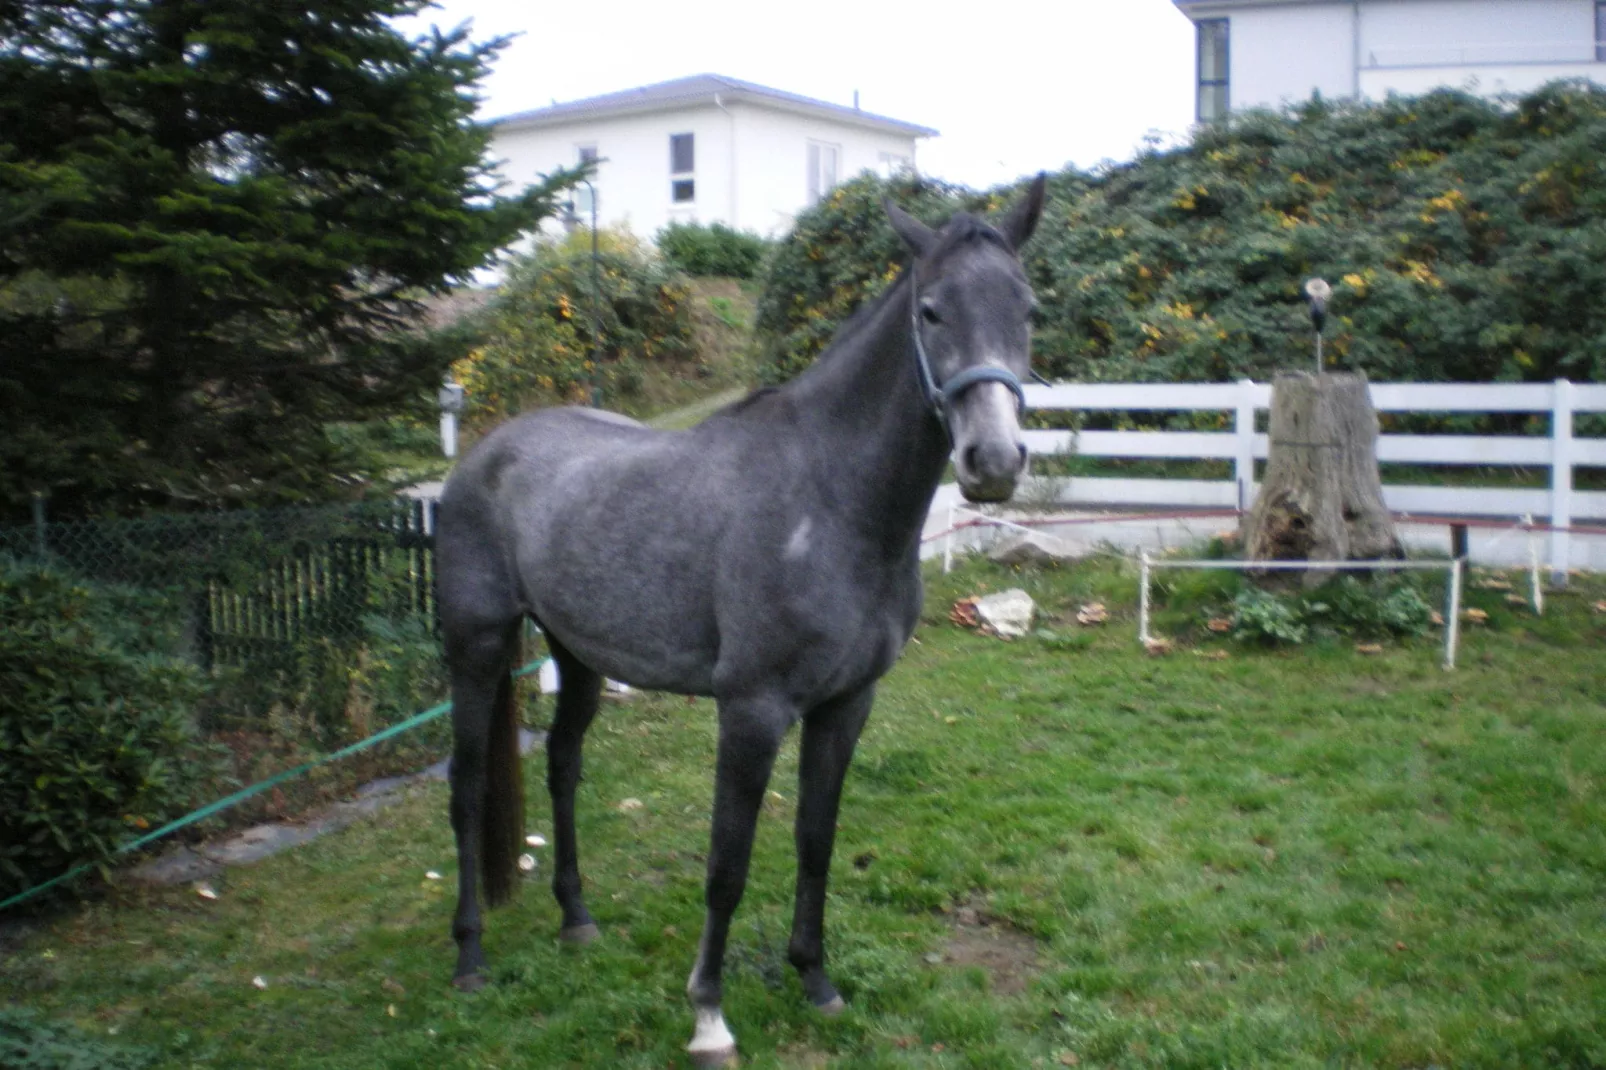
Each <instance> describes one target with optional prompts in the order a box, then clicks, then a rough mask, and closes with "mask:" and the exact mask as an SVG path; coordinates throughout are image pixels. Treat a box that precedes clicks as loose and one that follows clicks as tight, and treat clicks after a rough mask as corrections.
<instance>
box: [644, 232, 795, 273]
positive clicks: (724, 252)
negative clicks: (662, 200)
mask: <svg viewBox="0 0 1606 1070" xmlns="http://www.w3.org/2000/svg"><path fill="white" fill-rule="evenodd" d="M657 245H658V251H659V252H660V253H661V254H663V257H664V259H665V260H667V261H669V263H671V264H673V265H674V266H675V267H677V268H679V269H680V270H681V271H684V272H685V273H686V274H688V275H694V276H698V277H706V276H715V277H721V276H723V277H729V278H736V279H750V278H752V277H753V276H755V275H757V274H758V269H759V266H760V265H761V264H763V263H764V254H765V253H766V252H767V251H768V250H769V243H768V242H766V241H765V240H764V239H763V238H760V237H759V236H758V235H757V234H750V233H748V232H746V231H739V230H733V229H732V228H730V227H727V226H726V225H725V224H723V223H709V224H706V225H705V224H702V223H671V224H669V225H668V226H667V227H665V228H664V229H663V230H660V231H659V232H658V237H657Z"/></svg>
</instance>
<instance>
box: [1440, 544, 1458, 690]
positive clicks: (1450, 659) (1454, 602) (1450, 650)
mask: <svg viewBox="0 0 1606 1070" xmlns="http://www.w3.org/2000/svg"><path fill="white" fill-rule="evenodd" d="M1449 601H1450V606H1449V609H1450V614H1449V618H1448V619H1447V620H1446V621H1445V622H1444V667H1445V669H1446V670H1449V669H1453V668H1455V646H1456V642H1457V639H1458V638H1459V637H1458V634H1457V633H1458V632H1459V631H1460V629H1459V627H1458V625H1459V624H1460V621H1461V559H1460V558H1459V557H1458V558H1456V559H1455V560H1453V561H1451V562H1450V599H1449Z"/></svg>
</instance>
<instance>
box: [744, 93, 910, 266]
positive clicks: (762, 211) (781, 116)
mask: <svg viewBox="0 0 1606 1070" xmlns="http://www.w3.org/2000/svg"><path fill="white" fill-rule="evenodd" d="M732 111H733V112H734V113H735V122H736V129H737V131H738V133H737V139H736V144H737V151H738V154H739V158H738V160H737V171H738V174H739V176H740V177H739V179H738V186H737V197H736V200H737V211H736V219H735V223H734V225H735V226H737V227H738V228H739V229H742V230H752V231H757V232H758V233H760V234H764V235H768V236H772V237H773V236H778V235H780V234H784V233H786V231H787V230H789V229H791V226H792V220H793V219H794V218H795V217H796V215H797V213H798V212H799V211H801V210H802V209H803V208H805V207H807V202H808V160H809V158H808V146H809V142H810V141H817V142H820V143H822V144H826V145H835V146H837V147H838V149H839V153H838V158H837V182H838V183H839V184H840V183H842V182H845V181H847V180H848V179H850V178H852V177H853V176H855V175H857V174H859V173H860V172H861V171H879V170H880V166H881V155H882V154H883V153H888V154H891V155H896V156H902V157H905V158H906V159H908V160H909V162H910V164H911V165H912V164H914V162H915V140H914V138H912V137H909V136H907V135H899V134H892V133H882V132H880V131H876V130H870V129H866V128H863V127H856V126H849V125H847V124H845V123H832V122H827V121H825V120H823V119H815V118H811V117H809V116H806V115H797V114H793V113H790V112H782V111H775V110H773V109H770V108H755V107H752V106H749V105H736V106H734V107H733V108H732ZM725 222H727V223H729V222H731V220H729V219H726V220H725Z"/></svg>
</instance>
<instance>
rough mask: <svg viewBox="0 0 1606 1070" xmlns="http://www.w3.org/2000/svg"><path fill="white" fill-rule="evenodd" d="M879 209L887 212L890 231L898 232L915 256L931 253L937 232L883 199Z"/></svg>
mask: <svg viewBox="0 0 1606 1070" xmlns="http://www.w3.org/2000/svg"><path fill="white" fill-rule="evenodd" d="M881 207H882V208H885V209H886V211H887V218H888V219H889V220H891V221H892V229H893V230H895V231H897V232H898V237H900V238H902V239H903V243H904V244H905V245H907V246H908V247H909V248H910V249H911V250H912V251H913V252H914V254H915V255H916V256H925V255H926V254H927V253H929V252H931V247H932V246H933V245H935V244H936V243H937V232H936V231H934V230H932V229H931V228H930V227H928V226H926V225H925V224H924V223H922V222H920V220H918V219H916V218H915V217H914V216H912V215H910V214H909V213H908V212H905V211H904V210H903V209H902V208H899V207H898V206H897V205H895V204H893V203H892V201H891V200H889V199H886V198H883V199H882V201H881Z"/></svg>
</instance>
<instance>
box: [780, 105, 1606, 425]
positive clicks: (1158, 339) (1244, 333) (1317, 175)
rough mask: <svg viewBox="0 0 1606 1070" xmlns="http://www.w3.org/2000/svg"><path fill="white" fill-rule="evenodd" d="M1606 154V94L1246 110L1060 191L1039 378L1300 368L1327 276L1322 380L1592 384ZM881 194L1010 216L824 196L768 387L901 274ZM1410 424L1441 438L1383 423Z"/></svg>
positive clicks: (904, 189)
mask: <svg viewBox="0 0 1606 1070" xmlns="http://www.w3.org/2000/svg"><path fill="white" fill-rule="evenodd" d="M1603 150H1606V88H1602V87H1598V86H1592V85H1588V84H1582V83H1557V84H1553V85H1550V86H1547V87H1545V88H1543V89H1540V90H1538V91H1536V92H1534V93H1532V94H1530V95H1528V96H1526V97H1523V98H1521V99H1520V100H1515V101H1504V102H1502V101H1490V100H1484V99H1481V98H1478V97H1474V96H1471V95H1469V94H1466V93H1461V92H1454V91H1448V90H1446V91H1440V92H1435V93H1432V94H1429V95H1426V96H1422V97H1416V98H1403V97H1402V98H1391V99H1389V100H1387V101H1384V102H1382V103H1353V102H1343V103H1331V102H1326V101H1321V100H1316V101H1312V102H1309V103H1306V104H1303V105H1300V106H1298V107H1296V108H1293V109H1291V110H1288V111H1285V112H1280V113H1274V112H1266V111H1251V112H1245V113H1242V114H1238V115H1235V116H1233V117H1232V119H1231V120H1230V121H1227V122H1223V123H1219V124H1213V125H1210V126H1206V127H1202V128H1201V129H1200V131H1199V132H1198V133H1197V134H1196V135H1195V137H1194V139H1193V141H1192V143H1191V144H1188V145H1186V146H1184V147H1182V148H1179V149H1176V150H1173V151H1166V152H1160V151H1153V150H1150V151H1146V152H1144V153H1141V154H1140V155H1139V156H1138V157H1137V158H1136V159H1135V160H1134V161H1132V162H1131V163H1129V164H1124V165H1121V166H1119V167H1114V168H1110V169H1108V170H1104V171H1101V172H1098V173H1094V174H1082V173H1079V172H1077V171H1074V170H1067V171H1064V172H1061V173H1060V174H1058V175H1055V176H1052V177H1051V181H1050V189H1049V202H1048V204H1047V206H1046V208H1045V210H1044V214H1043V220H1042V223H1041V224H1040V226H1039V227H1038V231H1037V236H1036V237H1035V238H1034V239H1033V240H1032V242H1031V244H1030V245H1028V246H1027V247H1026V250H1025V265H1026V270H1027V273H1028V275H1029V277H1030V278H1031V280H1032V284H1033V286H1034V288H1035V289H1036V292H1037V298H1038V300H1039V302H1040V305H1041V307H1040V309H1039V312H1038V315H1037V318H1036V323H1035V332H1034V337H1033V350H1034V353H1035V355H1036V359H1037V363H1038V367H1039V369H1040V370H1042V371H1044V372H1046V373H1048V374H1050V375H1052V376H1054V377H1058V378H1066V379H1074V380H1080V381H1104V382H1125V381H1137V382H1179V381H1192V382H1198V381H1231V380H1234V379H1238V378H1241V377H1245V376H1248V377H1253V378H1256V379H1262V380H1265V379H1269V378H1271V377H1272V376H1273V375H1275V374H1276V373H1277V372H1278V371H1280V370H1284V369H1288V368H1296V367H1297V368H1304V367H1307V366H1308V364H1309V361H1310V355H1311V335H1310V321H1309V318H1308V316H1307V313H1306V309H1305V303H1304V299H1303V297H1302V292H1301V287H1302V284H1303V283H1304V281H1305V280H1306V279H1307V278H1309V277H1311V276H1312V275H1321V276H1323V277H1325V278H1327V279H1328V280H1329V282H1331V283H1332V285H1333V287H1334V296H1333V299H1332V301H1331V303H1330V315H1329V319H1328V327H1327V345H1326V353H1327V355H1328V357H1329V359H1330V360H1331V361H1332V362H1333V363H1334V364H1335V365H1336V366H1339V367H1342V368H1346V369H1359V370H1362V371H1365V372H1366V373H1367V374H1368V375H1369V376H1371V377H1372V378H1373V379H1374V380H1379V381H1472V382H1491V381H1496V382H1505V381H1521V380H1527V381H1546V380H1550V379H1553V378H1556V377H1558V376H1565V377H1568V378H1571V379H1574V380H1579V381H1586V380H1588V381H1599V380H1603V379H1606V301H1602V300H1601V299H1600V295H1601V294H1602V293H1603V292H1606V168H1602V167H1600V166H1599V161H1600V158H1601V154H1602V151H1603ZM889 190H890V191H891V192H893V193H894V195H895V196H896V197H897V198H898V199H899V200H900V201H902V202H905V203H906V205H907V206H908V207H910V208H911V209H912V210H913V211H915V213H916V214H917V215H920V216H921V217H922V218H924V219H926V220H927V221H928V222H940V221H941V220H942V219H943V218H944V217H945V216H946V215H947V213H948V212H950V211H952V210H953V209H954V208H956V207H972V208H974V207H977V206H980V207H996V206H998V205H1001V204H1003V203H1006V202H1007V201H1008V200H1010V199H1011V198H1012V197H1013V196H1015V191H1013V190H1001V191H995V192H994V193H993V194H992V195H988V196H983V195H980V194H974V193H969V192H967V191H963V190H957V189H953V188H949V187H930V186H920V185H909V184H907V183H904V184H899V183H892V184H886V183H877V182H874V181H872V180H868V179H860V180H855V181H854V182H850V183H848V184H846V185H844V186H842V187H840V188H839V189H838V190H836V191H833V193H832V195H831V196H830V197H828V198H826V199H825V200H824V201H823V202H822V203H821V204H820V205H817V206H816V207H815V208H813V209H811V210H810V211H808V212H806V213H804V214H803V215H802V216H800V217H799V219H798V223H797V227H796V229H795V230H794V232H793V233H792V234H791V235H790V236H788V237H787V238H786V239H785V240H784V241H783V242H782V243H781V244H780V246H779V248H778V249H777V251H776V254H775V255H774V256H773V257H772V259H771V262H770V265H769V269H768V271H767V273H766V276H765V290H764V293H763V296H762V298H761V300H760V304H759V317H758V325H757V326H758V329H759V334H760V337H759V342H760V345H761V348H762V351H763V353H764V354H765V356H766V357H767V368H766V370H767V373H768V374H770V375H771V377H772V378H775V379H784V378H786V377H788V376H790V375H792V374H795V373H796V372H797V371H798V370H799V369H800V368H801V367H804V366H806V365H807V364H808V362H809V361H811V360H812V359H813V357H814V355H815V354H817V353H818V352H819V351H820V349H822V348H824V344H825V342H826V340H828V339H829V338H830V336H831V334H832V332H833V331H834V330H835V329H836V327H837V326H838V325H839V324H840V323H841V322H842V321H843V320H844V319H845V318H846V317H847V316H848V315H849V314H851V312H852V311H853V309H854V308H856V307H858V306H859V305H860V304H861V303H862V302H863V301H864V300H865V299H866V298H868V297H869V296H872V295H873V294H874V293H875V292H877V291H878V290H879V289H880V287H881V286H882V285H884V283H885V281H886V280H887V279H890V278H891V277H892V269H893V268H894V267H895V266H896V265H897V264H899V263H902V262H903V259H904V255H903V252H902V250H901V248H900V247H899V246H898V245H897V244H896V242H895V240H894V239H893V238H892V235H891V231H890V228H888V227H887V226H886V224H885V221H884V219H883V218H882V215H881V213H880V210H879V207H878V205H877V203H876V202H877V201H878V200H879V198H880V196H881V194H882V193H884V192H888V191H889ZM910 202H914V203H910ZM1197 418H1198V419H1200V420H1206V421H1208V420H1212V419H1216V416H1215V415H1214V414H1200V415H1199V416H1198V417H1197ZM1190 419H1191V418H1190ZM1422 419H1431V420H1433V421H1436V424H1437V425H1438V426H1449V425H1451V424H1453V423H1454V422H1455V419H1454V418H1452V419H1446V418H1440V417H1432V418H1421V417H1412V418H1400V417H1386V418H1385V422H1386V423H1389V422H1391V421H1392V422H1393V423H1395V424H1400V425H1406V424H1409V423H1410V421H1411V420H1416V421H1421V420H1422ZM1458 419H1460V420H1461V421H1462V422H1467V421H1471V420H1474V419H1477V420H1482V421H1485V422H1486V418H1481V417H1480V418H1474V417H1461V418H1458ZM1521 419H1525V418H1521ZM1519 422H1520V421H1519Z"/></svg>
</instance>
